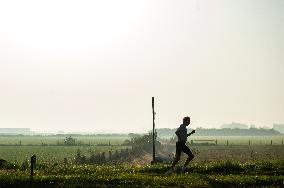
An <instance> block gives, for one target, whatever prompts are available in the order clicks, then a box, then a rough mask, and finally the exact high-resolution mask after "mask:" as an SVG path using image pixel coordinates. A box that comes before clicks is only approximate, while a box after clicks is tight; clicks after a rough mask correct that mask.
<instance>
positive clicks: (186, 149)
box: [182, 144, 194, 167]
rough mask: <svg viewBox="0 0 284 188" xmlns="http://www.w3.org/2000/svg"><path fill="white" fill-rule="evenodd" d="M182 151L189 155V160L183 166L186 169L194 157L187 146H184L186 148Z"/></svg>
mask: <svg viewBox="0 0 284 188" xmlns="http://www.w3.org/2000/svg"><path fill="white" fill-rule="evenodd" d="M182 151H183V152H184V153H186V154H187V159H186V161H185V163H184V165H183V166H184V167H186V166H187V165H188V163H189V162H190V161H192V159H193V158H194V155H193V153H192V152H191V150H190V149H189V148H188V147H187V146H186V145H185V144H184V146H183V148H182Z"/></svg>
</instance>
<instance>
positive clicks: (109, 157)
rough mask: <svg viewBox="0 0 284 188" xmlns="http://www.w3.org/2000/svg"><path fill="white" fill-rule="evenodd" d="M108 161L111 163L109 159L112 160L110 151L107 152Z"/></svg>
mask: <svg viewBox="0 0 284 188" xmlns="http://www.w3.org/2000/svg"><path fill="white" fill-rule="evenodd" d="M108 159H109V161H111V159H112V156H111V151H108Z"/></svg>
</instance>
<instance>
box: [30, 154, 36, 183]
mask: <svg viewBox="0 0 284 188" xmlns="http://www.w3.org/2000/svg"><path fill="white" fill-rule="evenodd" d="M35 166H36V156H35V155H33V156H32V157H31V175H30V178H31V181H33V179H34V168H35Z"/></svg>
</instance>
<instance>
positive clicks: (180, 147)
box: [168, 117, 195, 173]
mask: <svg viewBox="0 0 284 188" xmlns="http://www.w3.org/2000/svg"><path fill="white" fill-rule="evenodd" d="M189 124H190V117H184V118H183V123H182V124H181V125H180V127H179V128H178V129H177V131H176V132H175V133H176V135H177V137H178V141H177V142H176V155H175V158H174V161H173V163H172V168H171V170H170V171H169V172H168V173H171V172H172V171H173V170H174V168H175V166H176V164H177V163H178V161H179V160H180V156H181V152H184V153H186V154H187V156H188V157H187V159H186V161H185V163H184V165H183V167H182V169H181V170H182V172H185V170H186V166H187V165H188V163H189V162H190V161H191V160H192V159H193V158H194V155H193V154H192V152H191V151H190V149H189V148H188V147H187V146H186V145H185V143H186V141H187V137H188V136H190V135H192V134H193V133H195V130H193V131H191V133H189V134H187V129H186V127H187V126H188V125H189Z"/></svg>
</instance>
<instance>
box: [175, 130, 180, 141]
mask: <svg viewBox="0 0 284 188" xmlns="http://www.w3.org/2000/svg"><path fill="white" fill-rule="evenodd" d="M175 133H176V135H177V137H178V140H180V135H179V129H178V130H177V131H176V132H175Z"/></svg>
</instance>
